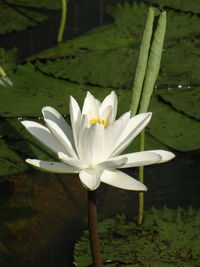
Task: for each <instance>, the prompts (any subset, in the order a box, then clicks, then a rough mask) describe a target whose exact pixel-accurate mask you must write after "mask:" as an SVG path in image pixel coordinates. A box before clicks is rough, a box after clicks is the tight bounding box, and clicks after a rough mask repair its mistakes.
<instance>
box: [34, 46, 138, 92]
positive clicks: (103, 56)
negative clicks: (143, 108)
mask: <svg viewBox="0 0 200 267" xmlns="http://www.w3.org/2000/svg"><path fill="white" fill-rule="evenodd" d="M134 58H137V51H134V50H133V49H126V48H119V49H112V50H99V51H90V52H85V53H81V54H79V55H77V56H75V57H72V58H71V59H70V58H69V59H67V58H66V59H58V60H52V61H47V62H45V63H40V62H38V63H36V66H37V67H38V68H39V69H40V70H41V71H42V72H44V73H46V74H48V75H50V76H51V75H53V76H54V77H57V78H64V79H68V80H70V81H72V82H77V83H79V84H86V85H87V84H91V85H92V84H94V85H99V86H102V87H112V88H130V87H131V85H132V81H133V73H134V71H135V68H136V60H135V61H134V60H133V59H134ZM119 62H123V64H121V65H120V66H119ZM128 70H129V71H128Z"/></svg>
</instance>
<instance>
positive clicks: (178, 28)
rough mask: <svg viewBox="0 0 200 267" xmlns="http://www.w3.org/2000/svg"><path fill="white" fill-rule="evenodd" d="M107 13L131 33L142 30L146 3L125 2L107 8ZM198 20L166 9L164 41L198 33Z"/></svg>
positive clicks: (145, 14) (194, 16)
mask: <svg viewBox="0 0 200 267" xmlns="http://www.w3.org/2000/svg"><path fill="white" fill-rule="evenodd" d="M107 11H108V13H109V14H110V15H112V16H113V17H114V19H115V23H116V24H117V25H118V26H119V27H124V28H128V29H129V30H131V31H132V33H133V34H135V33H136V34H137V33H138V32H141V31H142V30H143V27H144V24H145V18H146V16H147V11H148V9H147V5H145V4H143V3H142V4H136V3H135V2H134V3H133V4H129V3H125V4H118V5H117V6H116V7H111V8H108V9H107ZM133 14H134V15H133ZM199 26H200V21H199V17H198V16H196V15H191V14H186V13H184V12H176V11H174V10H168V11H167V30H166V41H165V42H166V43H167V42H169V41H170V42H171V41H174V40H176V39H179V38H183V37H187V38H188V37H190V36H194V35H198V34H199Z"/></svg>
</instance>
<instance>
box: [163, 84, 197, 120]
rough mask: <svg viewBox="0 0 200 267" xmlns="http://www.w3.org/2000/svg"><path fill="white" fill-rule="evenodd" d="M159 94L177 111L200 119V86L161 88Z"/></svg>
mask: <svg viewBox="0 0 200 267" xmlns="http://www.w3.org/2000/svg"><path fill="white" fill-rule="evenodd" d="M159 96H160V97H161V99H162V100H163V101H165V102H166V103H167V104H168V103H169V104H170V105H171V106H172V107H173V108H174V109H175V110H176V111H178V112H181V113H184V114H185V115H187V116H189V117H191V118H193V119H196V120H200V107H199V103H200V88H185V89H184V88H178V89H176V90H160V93H159Z"/></svg>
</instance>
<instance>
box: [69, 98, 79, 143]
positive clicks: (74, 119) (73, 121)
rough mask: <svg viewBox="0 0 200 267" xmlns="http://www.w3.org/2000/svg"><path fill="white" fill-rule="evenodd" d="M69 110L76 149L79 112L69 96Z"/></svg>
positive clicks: (73, 100) (75, 103)
mask: <svg viewBox="0 0 200 267" xmlns="http://www.w3.org/2000/svg"><path fill="white" fill-rule="evenodd" d="M69 109H70V118H71V125H72V131H73V137H74V143H75V145H76V147H77V143H78V138H79V132H80V124H81V111H80V108H79V105H78V103H77V102H76V100H75V99H74V98H73V97H72V96H70V101H69Z"/></svg>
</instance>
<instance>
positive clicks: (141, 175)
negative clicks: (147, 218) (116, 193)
mask: <svg viewBox="0 0 200 267" xmlns="http://www.w3.org/2000/svg"><path fill="white" fill-rule="evenodd" d="M139 137H140V139H139V140H140V141H139V142H140V151H144V140H145V131H144V130H143V131H142V132H141V133H140V136H139ZM139 181H140V182H141V183H144V166H140V167H139ZM143 215H144V193H143V192H139V199H138V218H137V223H138V224H139V225H141V224H142V221H143Z"/></svg>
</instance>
